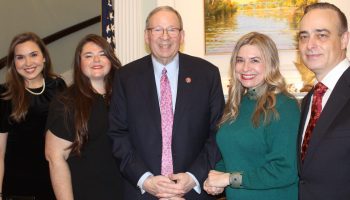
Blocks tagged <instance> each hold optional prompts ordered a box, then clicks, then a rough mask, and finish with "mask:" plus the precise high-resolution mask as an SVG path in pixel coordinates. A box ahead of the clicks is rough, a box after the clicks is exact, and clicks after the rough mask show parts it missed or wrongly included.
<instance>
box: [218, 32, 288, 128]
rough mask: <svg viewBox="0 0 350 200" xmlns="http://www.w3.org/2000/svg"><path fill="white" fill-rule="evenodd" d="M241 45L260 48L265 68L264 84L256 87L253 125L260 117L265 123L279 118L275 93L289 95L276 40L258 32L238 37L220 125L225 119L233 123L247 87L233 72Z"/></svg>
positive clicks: (256, 125)
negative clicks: (281, 69) (280, 67)
mask: <svg viewBox="0 0 350 200" xmlns="http://www.w3.org/2000/svg"><path fill="white" fill-rule="evenodd" d="M244 45H254V46H256V47H258V48H259V50H260V52H261V54H262V57H263V62H264V63H265V69H266V70H265V75H264V83H263V84H262V85H261V86H259V87H258V88H257V90H258V91H257V93H258V98H257V104H256V108H255V111H254V113H253V116H252V123H253V125H254V127H258V126H259V123H260V119H261V116H262V117H263V123H264V124H266V123H268V122H269V121H270V120H271V116H272V117H274V118H278V113H277V111H276V110H275V105H276V94H278V93H281V92H283V93H284V94H286V95H287V96H290V97H292V95H291V94H289V93H288V92H287V89H286V83H285V81H284V78H283V76H282V74H281V73H280V71H279V58H278V50H277V48H276V45H275V43H274V42H273V41H272V39H271V38H269V37H268V36H266V35H264V34H261V33H257V32H251V33H248V34H246V35H244V36H243V37H241V38H240V39H239V40H238V42H237V43H236V46H235V48H234V50H233V52H232V57H231V84H230V88H229V97H228V100H227V103H226V106H225V110H224V114H223V116H222V118H221V120H220V122H219V126H220V125H222V124H223V123H225V122H233V121H234V120H235V119H236V118H237V116H238V114H239V105H240V103H241V99H242V96H243V95H244V94H246V92H247V88H244V87H243V86H242V84H241V83H240V82H239V80H238V79H237V76H236V73H235V66H236V59H237V55H238V52H239V50H240V49H241V47H242V46H244Z"/></svg>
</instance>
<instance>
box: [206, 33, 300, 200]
mask: <svg viewBox="0 0 350 200" xmlns="http://www.w3.org/2000/svg"><path fill="white" fill-rule="evenodd" d="M231 70H232V72H231V81H232V82H231V86H230V88H229V98H228V101H227V104H226V107H225V110H224V114H223V117H222V119H221V121H220V123H219V127H220V128H219V131H218V133H217V137H216V140H217V144H218V147H219V149H220V151H221V154H222V160H221V161H220V162H219V163H217V165H216V170H212V171H210V172H209V174H208V178H207V180H206V181H205V182H204V190H206V191H207V192H208V193H209V194H212V195H217V194H219V193H221V192H223V191H224V189H225V191H226V197H227V199H228V200H230V199H232V200H247V199H249V200H254V199H259V200H265V199H266V200H281V199H283V200H296V199H297V194H298V191H297V180H298V177H297V164H296V141H297V131H298V123H299V114H300V111H299V107H298V103H297V101H296V100H295V98H293V96H292V95H291V94H289V93H288V92H287V90H286V84H285V81H284V79H283V77H282V75H281V73H280V71H279V58H278V51H277V48H276V45H275V43H274V42H273V41H272V40H271V39H270V38H269V37H268V36H266V35H264V34H260V33H257V32H252V33H248V34H246V35H244V36H243V37H242V38H241V39H240V40H239V41H238V42H237V44H236V46H235V49H234V51H233V54H232V58H231Z"/></svg>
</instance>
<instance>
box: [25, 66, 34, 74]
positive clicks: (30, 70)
mask: <svg viewBox="0 0 350 200" xmlns="http://www.w3.org/2000/svg"><path fill="white" fill-rule="evenodd" d="M35 69H36V67H29V68H25V69H23V70H24V71H25V72H26V73H28V74H31V73H33V72H34V71H35Z"/></svg>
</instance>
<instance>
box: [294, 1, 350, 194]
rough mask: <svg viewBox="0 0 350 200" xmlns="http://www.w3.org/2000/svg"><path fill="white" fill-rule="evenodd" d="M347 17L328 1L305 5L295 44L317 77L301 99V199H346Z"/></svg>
mask: <svg viewBox="0 0 350 200" xmlns="http://www.w3.org/2000/svg"><path fill="white" fill-rule="evenodd" d="M348 42H349V32H348V26H347V20H346V17H345V15H344V13H343V12H342V11H340V9H339V8H337V7H336V6H334V5H333V4H329V3H316V4H312V5H310V6H308V7H307V8H306V10H305V14H304V16H303V18H302V20H301V23H300V33H299V49H300V53H301V56H302V59H303V61H304V63H305V65H306V66H307V67H308V68H309V69H310V70H312V71H313V72H314V73H315V75H316V79H317V84H316V85H315V87H314V88H313V90H312V91H311V92H310V93H309V94H308V95H307V96H306V97H305V98H304V100H303V102H302V117H301V124H300V129H299V140H298V141H299V142H298V146H299V151H298V155H299V158H300V159H299V162H298V163H299V175H300V183H299V199H300V200H349V199H350V69H349V66H350V63H349V60H348V59H347V58H346V48H347V46H348Z"/></svg>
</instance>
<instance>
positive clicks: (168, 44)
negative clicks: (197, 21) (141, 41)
mask: <svg viewBox="0 0 350 200" xmlns="http://www.w3.org/2000/svg"><path fill="white" fill-rule="evenodd" d="M147 28H148V30H146V31H145V42H146V43H147V44H148V46H149V48H150V50H151V51H152V55H153V56H154V57H155V58H156V60H157V61H158V62H160V63H162V64H164V65H166V64H168V63H169V62H171V61H172V60H173V58H174V57H175V55H176V54H177V52H178V51H179V49H180V45H181V44H182V43H183V40H184V31H183V30H180V31H179V34H177V35H176V36H171V37H170V35H169V34H168V32H167V31H164V34H162V35H160V36H157V35H156V34H152V30H151V29H154V28H157V29H168V30H169V29H171V28H175V29H180V22H179V19H178V18H177V16H176V14H175V13H173V12H171V11H168V10H160V11H158V12H156V13H155V14H154V15H153V16H152V17H151V18H150V19H149V27H147Z"/></svg>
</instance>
